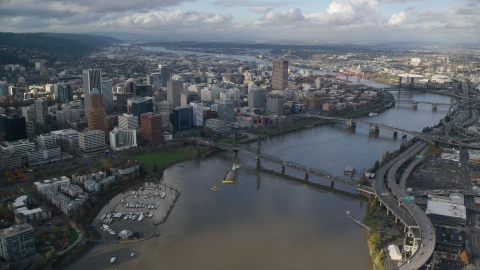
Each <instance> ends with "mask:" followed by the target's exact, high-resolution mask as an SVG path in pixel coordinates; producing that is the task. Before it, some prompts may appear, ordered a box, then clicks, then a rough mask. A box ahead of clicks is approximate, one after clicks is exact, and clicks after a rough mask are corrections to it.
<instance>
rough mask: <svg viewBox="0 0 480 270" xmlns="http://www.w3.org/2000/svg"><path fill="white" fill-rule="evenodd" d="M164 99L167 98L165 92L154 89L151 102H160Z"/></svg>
mask: <svg viewBox="0 0 480 270" xmlns="http://www.w3.org/2000/svg"><path fill="white" fill-rule="evenodd" d="M165 100H167V92H165V90H163V89H157V90H155V93H154V94H153V103H160V102H162V101H165Z"/></svg>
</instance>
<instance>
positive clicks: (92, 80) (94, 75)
mask: <svg viewBox="0 0 480 270" xmlns="http://www.w3.org/2000/svg"><path fill="white" fill-rule="evenodd" d="M101 80H102V71H101V70H100V69H86V70H83V92H84V93H83V102H84V104H85V115H86V114H87V110H88V108H89V102H90V99H89V98H88V96H89V95H90V92H92V90H93V89H94V88H97V89H98V91H99V92H100V93H101V92H102V83H101Z"/></svg>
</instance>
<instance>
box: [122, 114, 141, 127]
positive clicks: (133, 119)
mask: <svg viewBox="0 0 480 270" xmlns="http://www.w3.org/2000/svg"><path fill="white" fill-rule="evenodd" d="M118 126H119V127H121V128H124V129H137V128H138V117H137V116H135V115H133V114H129V113H124V114H123V115H119V116H118Z"/></svg>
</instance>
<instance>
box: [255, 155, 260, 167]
mask: <svg viewBox="0 0 480 270" xmlns="http://www.w3.org/2000/svg"><path fill="white" fill-rule="evenodd" d="M255 159H256V160H257V166H260V159H259V158H258V157H255Z"/></svg>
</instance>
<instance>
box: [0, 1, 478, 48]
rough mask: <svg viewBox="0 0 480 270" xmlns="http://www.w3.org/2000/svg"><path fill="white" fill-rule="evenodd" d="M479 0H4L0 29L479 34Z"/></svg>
mask: <svg viewBox="0 0 480 270" xmlns="http://www.w3.org/2000/svg"><path fill="white" fill-rule="evenodd" d="M479 14H480V1H478V0H461V1H453V0H449V1H447V0H443V1H433V0H333V1H331V0H327V1H313V0H302V1H288V0H280V1H266V0H264V1H248V0H247V1H240V0H197V1H193V0H136V1H133V0H126V1H122V2H121V3H115V4H114V5H112V2H111V1H106V0H98V1H92V0H76V1H59V0H16V1H10V0H0V31H3V32H57V33H60V32H69V33H88V34H105V35H110V36H113V37H117V38H120V39H130V40H131V39H135V38H138V39H143V40H146V39H147V40H165V41H168V40H172V41H175V40H240V39H243V40H245V39H248V40H259V41H268V40H313V41H315V40H316V41H318V42H330V41H333V42H362V41H366V42H396V41H404V42H440V43H471V44H477V43H478V42H479V41H480V35H479V34H480V29H479V26H480V16H478V15H479Z"/></svg>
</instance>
